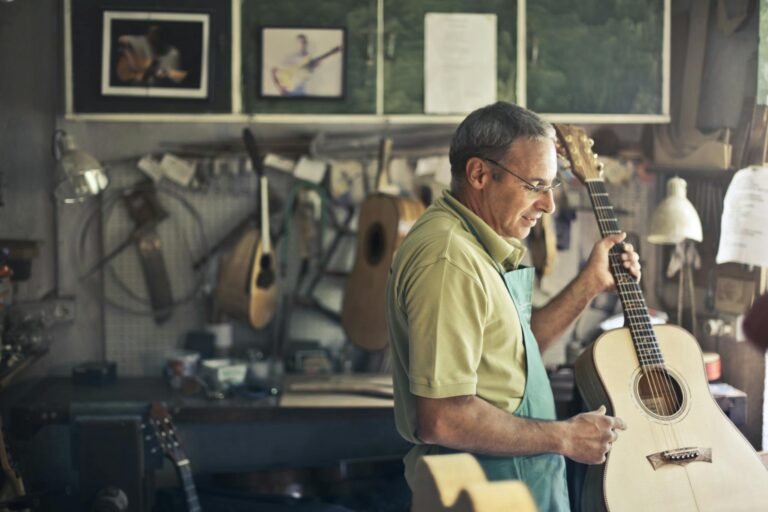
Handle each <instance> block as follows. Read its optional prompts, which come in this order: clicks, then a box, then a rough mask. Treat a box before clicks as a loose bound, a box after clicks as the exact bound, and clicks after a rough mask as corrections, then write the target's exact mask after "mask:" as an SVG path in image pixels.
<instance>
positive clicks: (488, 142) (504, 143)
mask: <svg viewBox="0 0 768 512" xmlns="http://www.w3.org/2000/svg"><path fill="white" fill-rule="evenodd" d="M521 138H529V139H537V138H550V139H553V140H554V139H555V129H554V128H553V127H552V125H551V124H549V123H548V122H547V121H544V120H543V119H542V118H541V117H539V116H538V114H536V113H534V112H532V111H530V110H527V109H525V108H523V107H520V106H518V105H514V104H512V103H507V102H504V101H498V102H496V103H494V104H492V105H487V106H485V107H482V108H479V109H477V110H475V111H474V112H472V113H471V114H469V115H468V116H467V117H466V118H465V119H464V121H462V122H461V124H460V125H459V127H458V128H457V129H456V133H454V135H453V140H452V141H451V149H450V153H449V158H450V161H451V177H452V182H453V183H452V188H453V189H454V190H455V189H456V188H458V187H459V186H460V185H461V184H462V183H463V182H464V172H465V169H466V167H467V160H469V159H470V158H472V157H480V158H490V159H492V160H496V161H502V160H503V159H504V157H505V156H506V154H507V151H508V150H509V146H510V145H512V143H513V142H515V141H516V140H517V139H521Z"/></svg>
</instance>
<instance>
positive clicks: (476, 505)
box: [411, 453, 536, 512]
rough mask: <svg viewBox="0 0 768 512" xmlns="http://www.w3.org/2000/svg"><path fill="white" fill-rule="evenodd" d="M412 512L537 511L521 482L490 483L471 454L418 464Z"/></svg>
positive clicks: (426, 459) (433, 458)
mask: <svg viewBox="0 0 768 512" xmlns="http://www.w3.org/2000/svg"><path fill="white" fill-rule="evenodd" d="M411 510H412V512H536V504H535V503H534V501H533V496H531V492H530V491H529V490H528V486H527V485H525V483H523V482H520V481H518V480H502V481H496V482H489V481H488V480H487V479H486V477H485V473H484V472H483V468H482V467H480V463H479V462H477V460H476V459H475V458H474V457H473V456H472V455H470V454H468V453H456V454H450V455H428V456H425V457H422V458H421V459H419V461H418V462H417V463H416V468H415V476H414V482H413V504H412V507H411Z"/></svg>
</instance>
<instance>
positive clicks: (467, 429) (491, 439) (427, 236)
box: [387, 102, 640, 511]
mask: <svg viewBox="0 0 768 512" xmlns="http://www.w3.org/2000/svg"><path fill="white" fill-rule="evenodd" d="M450 161H451V173H452V183H451V190H450V192H446V193H445V194H444V195H443V197H442V198H440V199H439V200H437V201H436V202H435V203H434V204H433V205H432V206H431V207H430V208H429V209H428V210H427V211H426V213H424V215H423V216H422V217H421V218H420V219H419V221H418V222H417V223H416V225H415V226H414V227H413V228H412V229H411V231H410V233H409V234H408V236H407V237H406V239H405V240H404V241H403V243H402V245H401V246H400V248H399V249H398V251H397V254H396V256H395V260H394V262H393V265H392V270H391V274H390V278H389V284H388V289H387V320H388V326H389V333H390V341H391V346H392V356H393V372H394V383H395V415H396V422H397V428H398V430H399V432H400V434H401V435H402V436H403V437H404V438H405V439H406V440H408V441H410V442H411V443H414V445H415V446H414V447H413V449H412V450H411V451H410V452H409V453H408V455H407V456H406V458H405V463H406V478H407V479H408V480H409V482H410V481H411V480H412V471H413V468H414V465H415V462H416V459H417V458H418V457H420V456H422V455H427V454H436V453H449V452H452V451H466V452H470V453H473V454H475V455H476V456H477V458H478V460H479V461H480V463H481V465H482V466H483V468H484V470H485V472H486V474H487V476H488V477H489V478H490V479H519V480H523V481H524V482H526V483H527V484H528V486H529V487H530V489H531V491H532V493H533V495H534V498H535V499H536V502H537V504H538V507H539V509H540V510H541V511H550V510H552V511H561V510H568V508H569V506H568V493H567V487H566V481H565V460H564V458H563V456H565V457H569V458H571V459H573V460H575V461H578V462H582V463H588V464H596V463H601V462H603V461H605V456H606V453H607V452H608V450H610V447H611V443H612V442H613V441H615V440H616V439H617V433H616V430H617V429H623V428H625V426H624V422H623V421H622V420H621V419H619V418H614V417H610V416H606V414H605V408H604V407H601V408H600V409H598V410H596V411H592V412H587V413H583V414H579V415H577V416H574V417H573V418H570V419H568V420H565V421H556V419H555V407H554V399H553V396H552V390H551V388H550V385H549V380H548V378H547V375H546V372H545V369H544V365H543V363H542V360H541V355H540V354H541V352H542V351H544V350H545V349H546V348H547V347H548V346H550V345H551V344H552V342H553V341H555V340H556V339H557V338H558V336H560V335H561V334H562V333H563V332H564V331H565V329H566V328H567V327H568V326H569V325H570V324H571V323H572V322H573V321H574V320H575V319H576V317H577V316H578V315H579V314H580V313H581V312H582V311H583V310H584V309H585V308H586V306H587V305H588V304H589V302H590V301H591V300H592V299H593V298H594V297H595V296H596V295H598V294H600V293H602V292H604V291H606V290H609V289H612V288H613V287H614V285H615V283H614V280H613V277H612V275H611V273H610V271H609V266H608V251H609V249H610V248H611V247H612V246H613V245H614V244H618V243H622V241H623V239H624V237H625V235H624V234H622V235H614V236H609V237H606V238H604V239H603V240H600V241H599V242H597V243H596V244H595V246H594V248H593V250H592V253H591V255H590V258H589V261H588V262H587V264H586V266H585V268H584V269H583V270H582V272H581V273H580V274H579V275H578V276H577V277H576V278H575V279H574V280H573V281H572V282H571V283H570V284H569V285H568V286H567V287H566V288H565V289H564V290H563V291H562V292H561V293H560V294H559V295H558V296H557V297H555V298H554V299H553V300H552V301H551V302H550V303H549V304H547V305H546V306H544V307H543V308H541V309H537V310H535V311H532V308H531V293H532V289H533V276H534V274H533V269H531V268H522V267H521V266H520V261H521V259H522V257H523V255H524V252H525V249H524V246H523V243H522V240H523V239H524V238H525V237H527V236H528V234H529V233H530V231H531V228H532V227H533V226H535V225H536V223H537V222H538V221H539V219H540V218H541V216H542V215H543V214H545V213H552V212H553V211H554V210H555V203H554V199H553V194H552V190H553V189H554V188H555V187H557V186H558V185H559V182H558V180H557V156H556V151H555V135H554V130H553V128H552V126H551V125H549V124H548V123H546V122H545V121H543V120H542V119H541V118H539V117H538V116H537V115H536V114H534V113H533V112H530V111H528V110H526V109H524V108H521V107H518V106H515V105H512V104H509V103H503V102H499V103H496V104H493V105H489V106H487V107H484V108H481V109H478V110H476V111H475V112H473V113H471V114H470V115H469V116H468V117H467V118H466V119H465V120H464V121H463V122H462V123H461V125H460V126H459V128H458V129H457V130H456V133H455V135H454V138H453V141H452V143H451V149H450ZM624 249H625V250H624V252H623V254H622V258H623V260H624V265H625V267H626V268H627V269H629V270H630V272H631V273H632V274H633V275H634V276H635V277H636V278H637V279H639V278H640V265H639V264H638V257H637V254H636V253H635V252H634V250H633V248H632V247H631V246H630V245H629V244H626V245H625V246H624Z"/></svg>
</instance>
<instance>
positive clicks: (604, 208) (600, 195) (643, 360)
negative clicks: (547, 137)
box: [586, 179, 664, 367]
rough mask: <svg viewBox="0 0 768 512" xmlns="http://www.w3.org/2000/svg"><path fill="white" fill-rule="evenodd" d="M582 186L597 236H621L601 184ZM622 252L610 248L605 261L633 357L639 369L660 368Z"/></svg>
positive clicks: (640, 295)
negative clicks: (620, 307) (615, 290)
mask: <svg viewBox="0 0 768 512" xmlns="http://www.w3.org/2000/svg"><path fill="white" fill-rule="evenodd" d="M586 184H587V190H589V198H590V200H591V201H592V208H593V210H594V212H595V217H596V218H597V224H598V226H599V228H600V234H601V235H602V236H603V237H606V236H608V235H616V234H619V233H621V229H619V222H618V219H617V218H616V213H615V211H614V209H613V205H612V204H611V202H610V200H609V198H608V192H607V190H606V188H605V182H604V181H603V180H598V179H591V180H587V181H586ZM622 252H623V249H622V247H621V245H615V246H613V247H612V248H611V250H610V253H609V256H608V258H609V263H610V267H611V273H612V274H613V278H614V280H615V281H616V289H617V290H618V294H619V299H621V305H622V307H623V308H624V316H625V318H626V319H627V324H628V327H629V330H630V333H631V335H632V341H633V342H634V344H635V351H636V352H637V357H638V359H639V361H640V364H641V365H642V366H643V367H658V366H663V365H664V357H663V356H662V354H661V350H660V349H659V344H658V341H657V339H656V333H655V332H654V330H653V324H652V323H651V318H650V315H649V314H648V306H647V305H646V303H645V298H644V297H643V291H642V289H641V288H640V284H639V283H638V282H637V281H636V280H635V278H634V276H632V274H630V273H629V271H628V270H627V269H626V268H624V265H623V264H622V260H621V255H622Z"/></svg>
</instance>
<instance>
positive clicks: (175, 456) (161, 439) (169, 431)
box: [149, 402, 187, 464]
mask: <svg viewBox="0 0 768 512" xmlns="http://www.w3.org/2000/svg"><path fill="white" fill-rule="evenodd" d="M149 424H150V426H151V427H152V430H153V431H154V433H155V436H156V437H157V442H158V445H159V446H160V449H161V450H162V451H163V454H164V455H165V456H166V457H168V458H169V459H171V461H172V462H173V463H174V464H178V463H179V462H181V461H184V460H186V458H187V456H186V455H185V454H184V450H182V448H181V442H180V441H179V436H178V435H177V434H176V428H175V427H174V426H173V422H171V414H170V413H169V412H168V409H167V408H166V407H165V406H164V405H163V404H161V403H160V402H152V404H151V405H150V407H149Z"/></svg>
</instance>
